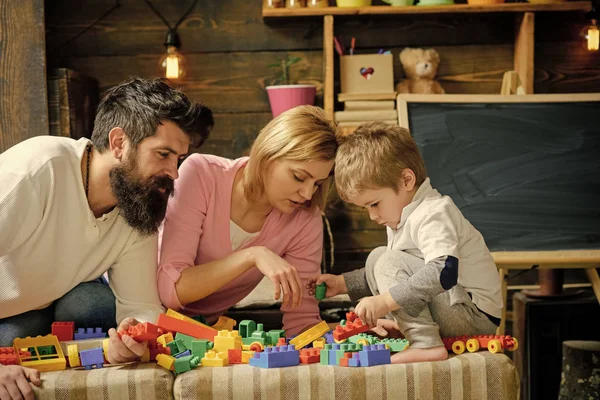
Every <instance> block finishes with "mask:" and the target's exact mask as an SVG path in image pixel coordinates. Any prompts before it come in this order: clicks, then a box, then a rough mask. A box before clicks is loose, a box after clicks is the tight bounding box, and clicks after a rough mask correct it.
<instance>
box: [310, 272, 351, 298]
mask: <svg viewBox="0 0 600 400" xmlns="http://www.w3.org/2000/svg"><path fill="white" fill-rule="evenodd" d="M321 283H325V285H327V291H326V292H325V297H326V298H327V297H333V296H336V295H338V294H344V293H348V288H347V287H346V281H345V280H344V277H343V276H342V275H331V274H321V275H317V276H315V277H314V278H310V280H309V281H308V283H307V284H306V289H308V293H309V294H310V295H311V296H314V295H315V290H316V286H317V285H319V284H321Z"/></svg>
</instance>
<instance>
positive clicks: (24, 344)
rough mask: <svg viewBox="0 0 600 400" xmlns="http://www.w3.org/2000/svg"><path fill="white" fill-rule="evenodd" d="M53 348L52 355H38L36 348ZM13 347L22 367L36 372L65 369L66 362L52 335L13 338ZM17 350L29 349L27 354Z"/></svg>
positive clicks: (58, 344) (56, 340) (55, 338)
mask: <svg viewBox="0 0 600 400" xmlns="http://www.w3.org/2000/svg"><path fill="white" fill-rule="evenodd" d="M46 346H53V347H54V349H55V353H54V354H48V355H40V352H39V351H38V350H37V348H38V347H46ZM13 347H14V348H15V352H16V354H17V355H18V358H19V364H21V365H22V366H23V367H29V368H35V369H37V370H38V371H42V372H45V371H60V370H63V369H65V368H66V367H67V360H66V359H65V356H64V354H63V351H62V348H61V347H60V343H59V342H58V338H57V337H56V336H54V335H46V336H37V337H34V338H32V337H27V338H25V339H21V338H15V340H14V341H13ZM19 349H31V351H30V353H29V354H26V353H22V352H20V350H19Z"/></svg>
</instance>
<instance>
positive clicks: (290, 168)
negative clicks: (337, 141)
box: [265, 159, 333, 214]
mask: <svg viewBox="0 0 600 400" xmlns="http://www.w3.org/2000/svg"><path fill="white" fill-rule="evenodd" d="M332 168H333V160H331V161H322V160H318V161H307V162H299V161H289V160H285V159H281V160H276V161H274V162H273V163H271V165H270V166H269V168H267V172H266V174H265V194H266V196H267V200H268V201H269V204H271V206H273V208H276V209H278V210H279V211H281V212H282V213H286V214H289V213H291V212H292V211H294V210H295V209H296V208H298V207H301V206H302V205H303V204H304V203H305V202H306V201H308V200H311V199H312V196H313V194H314V193H315V192H316V191H317V189H318V188H319V186H321V184H322V183H323V181H325V180H326V179H327V178H328V177H329V174H330V173H331V169H332Z"/></svg>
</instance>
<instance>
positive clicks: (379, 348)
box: [358, 344, 391, 367]
mask: <svg viewBox="0 0 600 400" xmlns="http://www.w3.org/2000/svg"><path fill="white" fill-rule="evenodd" d="M358 354H359V358H360V365H361V366H362V367H372V366H373V365H383V364H390V363H391V354H390V350H389V349H386V348H385V345H384V344H374V345H371V346H363V349H362V350H361V351H359V352H358Z"/></svg>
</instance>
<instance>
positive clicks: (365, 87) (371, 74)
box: [340, 54, 394, 93]
mask: <svg viewBox="0 0 600 400" xmlns="http://www.w3.org/2000/svg"><path fill="white" fill-rule="evenodd" d="M340 80H341V85H342V93H389V92H393V91H394V59H393V55H392V54H361V55H353V56H342V57H341V60H340Z"/></svg>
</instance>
